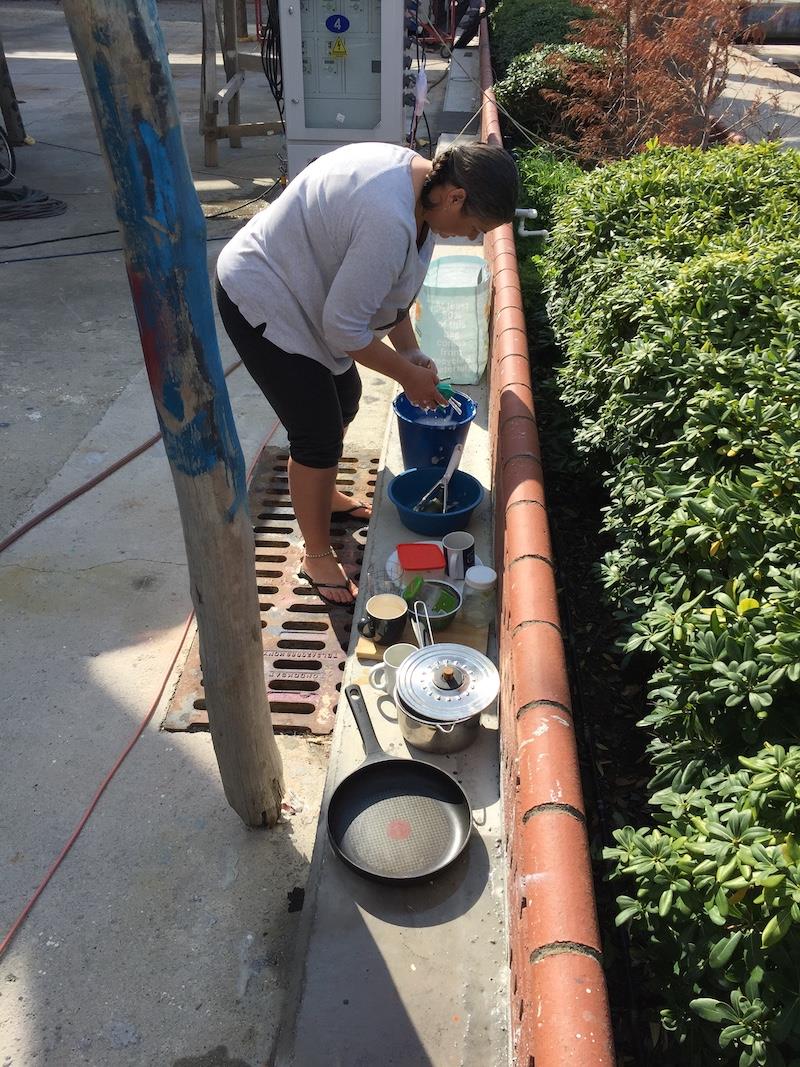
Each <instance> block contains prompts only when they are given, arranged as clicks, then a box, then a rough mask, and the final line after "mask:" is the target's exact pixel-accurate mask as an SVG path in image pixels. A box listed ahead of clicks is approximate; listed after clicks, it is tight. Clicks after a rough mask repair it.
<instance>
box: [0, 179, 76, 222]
mask: <svg viewBox="0 0 800 1067" xmlns="http://www.w3.org/2000/svg"><path fill="white" fill-rule="evenodd" d="M66 210H67V205H66V204H65V203H64V201H63V200H55V199H53V198H52V197H50V196H48V195H47V193H44V192H42V190H41V189H31V188H29V187H28V186H27V185H22V184H19V185H6V186H4V187H3V188H1V189H0V222H15V221H18V220H20V219H49V218H53V216H55V215H63V214H64V212H65V211H66Z"/></svg>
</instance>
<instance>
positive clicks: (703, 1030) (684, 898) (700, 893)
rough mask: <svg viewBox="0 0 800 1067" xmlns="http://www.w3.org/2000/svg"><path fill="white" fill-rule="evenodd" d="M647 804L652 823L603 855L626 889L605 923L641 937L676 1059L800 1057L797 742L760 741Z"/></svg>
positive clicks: (780, 1060)
mask: <svg viewBox="0 0 800 1067" xmlns="http://www.w3.org/2000/svg"><path fill="white" fill-rule="evenodd" d="M652 803H653V805H654V806H655V807H656V808H657V814H656V821H657V822H659V823H661V824H662V826H657V827H656V828H654V829H652V830H634V829H633V828H632V827H630V826H626V827H624V828H623V829H621V830H617V831H616V832H615V833H614V838H615V840H616V842H617V846H616V847H615V848H610V849H606V851H605V855H606V857H607V858H608V859H612V860H614V861H615V862H616V869H615V871H614V874H613V875H612V877H614V878H617V879H620V878H627V879H632V880H633V882H634V884H635V886H636V896H635V897H630V896H620V897H619V898H618V904H619V907H620V911H619V914H618V916H617V924H618V925H620V924H622V923H629V924H630V925H631V927H632V929H633V930H634V931H637V930H639V931H641V932H642V934H644V935H645V936H644V937H642V938H640V939H639V940H638V945H639V952H640V953H643V955H644V959H643V962H644V963H645V965H646V967H647V970H648V972H649V973H650V974H652V976H653V978H654V979H655V981H656V982H657V983H658V984H659V988H660V989H661V991H662V996H663V997H664V1000H665V1006H664V1008H663V1009H662V1012H661V1021H662V1025H663V1027H664V1029H665V1030H666V1031H667V1032H668V1033H670V1034H673V1035H674V1040H677V1041H678V1042H679V1043H680V1044H681V1045H685V1046H687V1048H686V1060H684V1062H686V1061H687V1060H688V1062H692V1063H698V1064H703V1065H704V1067H705V1065H708V1064H711V1063H719V1062H720V1058H719V1057H720V1052H722V1056H723V1058H725V1059H727V1056H726V1053H727V1052H729V1051H734V1050H735V1051H736V1053H738V1055H739V1064H740V1065H742V1067H749V1065H752V1064H773V1065H779V1064H785V1062H786V1060H785V1058H784V1056H783V1055H782V1054H781V1053H780V1052H778V1047H781V1048H782V1049H783V1051H784V1052H786V1053H800V846H798V844H797V843H796V842H795V840H794V834H793V829H794V828H795V827H796V825H797V815H798V808H799V806H800V747H797V746H793V747H790V748H788V749H786V748H784V747H782V746H780V745H768V746H766V747H765V748H764V749H762V750H760V751H759V752H757V753H756V755H755V756H754V757H752V758H746V757H742V758H741V759H740V761H739V766H738V767H737V768H735V769H732V770H730V771H727V772H725V773H721V774H717V775H715V776H713V777H709V778H706V779H704V780H703V781H701V782H700V783H699V784H698V785H697V786H696V787H694V788H693V789H691V790H690V791H689V792H688V793H687V792H677V791H673V790H670V789H664V790H662V791H661V792H659V793H657V794H656V795H655V796H654V797H653V800H652ZM642 946H646V947H642ZM792 1062H796V1061H794V1060H793V1061H792Z"/></svg>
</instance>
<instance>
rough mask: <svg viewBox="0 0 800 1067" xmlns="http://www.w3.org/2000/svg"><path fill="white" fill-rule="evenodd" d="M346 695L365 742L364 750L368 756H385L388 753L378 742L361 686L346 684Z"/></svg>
mask: <svg viewBox="0 0 800 1067" xmlns="http://www.w3.org/2000/svg"><path fill="white" fill-rule="evenodd" d="M344 695H345V696H346V697H347V703H348V704H349V705H350V710H351V711H352V713H353V717H354V718H355V720H356V726H357V727H358V732H359V733H360V734H361V740H362V741H363V742H364V751H365V752H366V754H367V756H368V757H370V756H385V755H386V753H385V752H384V751H383V749H382V748H381V746H380V745H379V744H378V738H377V737H376V736H375V729H374V727H373V725H372V719H370V717H369V711H368V710H367V705H366V703H365V701H364V694H363V693H362V692H361V686H360V685H348V686H345V690H344Z"/></svg>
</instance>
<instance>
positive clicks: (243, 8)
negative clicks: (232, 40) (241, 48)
mask: <svg viewBox="0 0 800 1067" xmlns="http://www.w3.org/2000/svg"><path fill="white" fill-rule="evenodd" d="M236 34H237V36H238V37H247V0H236Z"/></svg>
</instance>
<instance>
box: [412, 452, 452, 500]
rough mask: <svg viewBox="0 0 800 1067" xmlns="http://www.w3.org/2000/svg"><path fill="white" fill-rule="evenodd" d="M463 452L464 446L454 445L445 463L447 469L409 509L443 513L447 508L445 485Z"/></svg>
mask: <svg viewBox="0 0 800 1067" xmlns="http://www.w3.org/2000/svg"><path fill="white" fill-rule="evenodd" d="M463 452H464V446H463V445H456V447H455V448H454V449H453V454H452V455H451V456H450V462H449V463H448V464H447V469H446V470H445V472H444V474H443V475H442V477H441V478H440V479H439V481H438V482H436V483H435V484H434V485H432V486H431V487H430V489H429V490H428V491H427V493H425V495H424V496H422V497H421V498H420V499H419V500H418V501H417V503H416V504H415V505H414V507H413V508H412V509H411V510H412V511H429V512H431V513H434V512H438V511H441V513H442V515H444V513H445V511H446V510H447V486H448V484H449V482H450V479H451V478H452V476H453V473H454V471H455V470H456V469H457V468H458V465H459V463H460V462H461V456H462V454H463ZM440 505H441V506H440Z"/></svg>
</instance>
